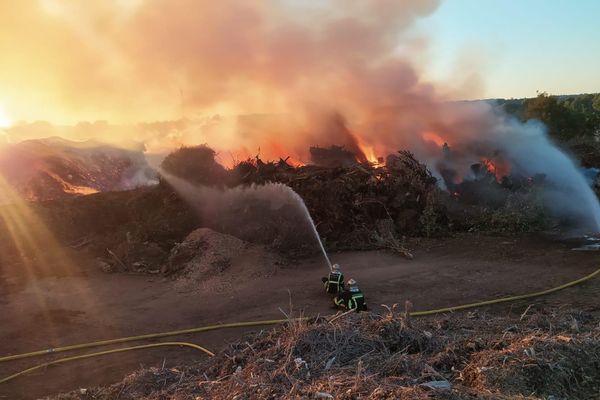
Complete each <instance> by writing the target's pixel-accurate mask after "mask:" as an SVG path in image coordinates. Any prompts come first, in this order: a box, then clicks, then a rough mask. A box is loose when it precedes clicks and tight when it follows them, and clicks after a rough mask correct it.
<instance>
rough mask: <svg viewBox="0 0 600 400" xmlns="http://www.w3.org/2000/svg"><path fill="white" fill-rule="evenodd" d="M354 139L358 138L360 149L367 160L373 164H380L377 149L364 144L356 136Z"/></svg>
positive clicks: (358, 137)
mask: <svg viewBox="0 0 600 400" xmlns="http://www.w3.org/2000/svg"><path fill="white" fill-rule="evenodd" d="M354 137H355V138H356V143H357V145H358V148H359V149H360V151H362V152H363V154H364V155H365V157H366V158H367V161H368V162H370V163H371V164H379V160H378V159H377V155H376V153H375V148H374V147H373V146H369V145H368V144H366V143H365V142H363V141H362V140H361V138H360V136H357V135H354Z"/></svg>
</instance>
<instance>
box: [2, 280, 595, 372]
mask: <svg viewBox="0 0 600 400" xmlns="http://www.w3.org/2000/svg"><path fill="white" fill-rule="evenodd" d="M598 274H600V268H599V269H597V270H596V271H594V272H592V273H591V274H589V275H587V276H584V277H583V278H580V279H577V280H574V281H571V282H568V283H565V284H564V285H560V286H557V287H554V288H551V289H547V290H543V291H540V292H534V293H528V294H522V295H517V296H510V297H504V298H500V299H494V300H486V301H481V302H477V303H470V304H463V305H459V306H454V307H446V308H438V309H435V310H427V311H415V312H412V313H410V315H411V316H417V317H418V316H425V315H432V314H439V313H445V312H453V311H459V310H465V309H468V308H476V307H482V306H487V305H492V304H499V303H506V302H510V301H516V300H523V299H529V298H532V297H538V296H543V295H547V294H550V293H554V292H558V291H559V290H563V289H566V288H569V287H572V286H575V285H579V284H580V283H583V282H585V281H588V280H590V279H592V278H593V277H595V276H596V275H598ZM305 319H308V317H305V318H293V319H273V320H266V321H246V322H234V323H228V324H219V325H209V326H203V327H199V328H191V329H183V330H178V331H171V332H162V333H151V334H147V335H140V336H130V337H125V338H119V339H111V340H102V341H97V342H91V343H82V344H77V345H72V346H64V347H57V348H54V349H52V348H51V349H47V350H39V351H34V352H30V353H24V354H16V355H13V356H6V357H2V358H0V362H5V361H10V360H17V359H22V358H28V357H34V356H38V355H44V354H51V353H58V352H63V351H68V350H76V349H84V348H89V347H97V346H104V345H108V344H115V343H123V342H129V341H134V340H142V339H153V338H160V337H166V336H177V335H184V334H189V333H197V332H206V331H211V330H217V329H224V328H238V327H248V326H261V325H275V324H280V323H283V322H288V321H291V320H293V321H298V320H305ZM167 345H181V346H191V347H197V348H199V349H200V350H202V351H204V352H206V353H207V354H209V355H211V356H212V355H214V354H212V353H211V352H210V351H208V350H206V349H204V348H201V347H200V346H196V345H193V344H191V343H183V342H170V343H155V344H149V345H142V346H135V347H129V348H124V349H117V350H108V351H105V352H100V353H92V354H85V355H82V356H74V357H68V358H63V359H60V360H56V361H51V362H48V363H45V364H40V365H38V366H35V367H33V368H30V369H27V370H24V371H21V372H19V373H17V374H15V375H11V376H9V377H7V378H4V379H2V380H0V383H3V382H7V381H9V380H11V379H13V378H16V377H17V376H20V375H23V374H25V373H27V372H30V371H34V370H36V369H38V368H42V367H45V366H48V365H52V364H58V363H63V362H67V361H72V360H78V359H82V358H89V357H95V356H99V355H103V354H110V353H118V352H122V351H129V350H137V349H144V348H150V347H158V346H167Z"/></svg>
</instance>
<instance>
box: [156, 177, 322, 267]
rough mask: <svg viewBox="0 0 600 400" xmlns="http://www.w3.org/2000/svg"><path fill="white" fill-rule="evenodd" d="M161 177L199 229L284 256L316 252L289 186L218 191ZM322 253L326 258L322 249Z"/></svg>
mask: <svg viewBox="0 0 600 400" xmlns="http://www.w3.org/2000/svg"><path fill="white" fill-rule="evenodd" d="M160 175H161V177H162V178H163V179H165V180H166V181H167V182H168V184H169V185H170V186H171V187H173V189H175V191H177V193H178V194H179V195H180V196H181V197H182V198H183V200H185V201H186V203H187V204H189V205H190V206H191V207H192V209H193V210H194V212H195V213H196V215H197V217H198V218H199V219H200V222H201V225H202V226H206V227H209V228H211V229H214V230H216V231H218V232H223V233H227V234H230V235H233V236H235V237H238V238H240V239H243V240H246V241H250V242H254V243H263V244H265V245H269V246H271V247H273V248H275V249H277V250H282V251H286V252H295V253H299V252H306V251H309V252H313V251H315V250H316V249H318V248H319V244H320V238H319V236H318V233H317V231H316V228H315V227H314V223H313V222H312V219H311V217H310V214H308V210H307V209H306V206H305V205H304V202H303V201H302V199H301V198H300V196H298V194H297V193H296V192H294V191H293V190H292V189H291V188H290V187H289V186H286V185H283V184H279V183H273V184H266V185H260V186H257V185H252V186H249V187H241V186H238V187H235V188H227V189H220V188H215V187H210V186H196V185H193V184H191V183H190V182H188V181H186V180H183V179H181V178H178V177H176V176H173V175H171V174H169V173H167V172H165V171H161V172H160ZM315 235H316V237H315ZM321 250H322V251H323V254H324V256H325V258H327V255H326V253H325V250H324V249H323V248H322V245H321ZM327 260H328V258H327ZM328 262H329V261H328Z"/></svg>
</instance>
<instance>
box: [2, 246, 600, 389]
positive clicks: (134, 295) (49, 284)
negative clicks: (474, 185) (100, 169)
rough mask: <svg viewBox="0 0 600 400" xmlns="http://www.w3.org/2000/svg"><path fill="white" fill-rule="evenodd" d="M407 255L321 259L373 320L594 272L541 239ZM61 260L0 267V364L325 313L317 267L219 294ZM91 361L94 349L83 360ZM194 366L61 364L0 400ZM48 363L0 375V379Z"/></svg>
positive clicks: (597, 284) (125, 360)
mask: <svg viewBox="0 0 600 400" xmlns="http://www.w3.org/2000/svg"><path fill="white" fill-rule="evenodd" d="M411 246H412V249H414V251H413V253H414V256H415V257H414V260H406V259H405V258H402V257H400V256H397V255H394V254H391V253H389V252H384V251H370V252H344V253H337V254H332V255H331V258H332V261H334V262H337V263H339V264H340V265H342V268H343V271H344V272H345V274H346V277H347V278H350V277H353V278H355V279H356V280H357V281H358V282H359V284H360V286H361V288H362V289H363V291H364V292H365V294H366V296H367V301H368V303H369V305H370V307H371V309H372V310H374V311H380V310H382V308H381V306H380V305H381V304H388V305H391V304H394V303H400V304H403V303H404V301H405V300H411V301H412V302H413V304H414V309H415V310H424V309H431V308H437V307H445V306H450V305H458V304H464V303H469V302H474V301H478V300H485V299H491V298H497V297H503V296H507V295H512V294H521V293H527V292H532V291H537V290H541V289H545V288H549V287H553V286H557V285H559V284H562V283H565V282H567V281H570V280H573V279H576V278H579V277H581V276H584V275H586V274H588V273H590V272H592V271H594V270H595V269H596V268H598V265H599V264H600V263H599V262H598V261H600V253H596V252H576V251H571V247H572V245H571V244H569V243H565V242H558V241H554V240H550V239H548V238H542V237H524V238H518V239H515V238H503V237H490V236H477V235H463V236H457V237H454V238H450V239H443V240H421V241H418V242H413V243H411ZM67 255H68V257H69V260H68V261H69V262H64V263H63V264H62V265H60V266H59V265H57V264H56V263H59V262H60V261H52V262H51V264H50V265H46V266H45V268H44V269H43V271H45V272H44V273H43V274H42V273H40V272H39V271H38V272H36V273H28V269H27V268H25V267H24V266H23V265H22V264H18V263H14V264H3V265H1V266H0V268H1V269H0V355H8V354H17V353H22V352H28V351H33V350H40V349H46V348H50V347H58V346H63V345H68V344H75V343H83V342H90V341H95V340H102V339H110V338H116V337H122V336H129V335H140V334H145V333H151V332H162V331H168V330H176V329H185V328H191V327H197V326H203V325H209V324H216V323H221V322H235V321H247V320H260V319H270V318H281V317H283V313H282V311H281V310H284V311H287V310H289V304H290V294H291V303H292V305H293V307H294V309H295V310H303V311H304V313H305V314H307V315H316V314H319V313H320V314H329V313H331V312H333V310H332V309H331V301H330V299H329V297H328V296H326V295H325V294H324V293H323V292H322V288H321V285H320V278H321V276H323V275H324V274H325V273H326V272H327V269H326V266H325V262H324V260H322V259H321V258H318V257H315V258H312V259H308V260H302V261H299V262H295V263H288V264H285V265H281V266H280V268H279V269H278V270H277V271H275V272H274V274H271V275H270V276H268V277H261V276H257V277H255V278H253V279H244V280H240V282H239V284H238V285H235V286H233V288H232V290H229V291H213V290H205V289H203V288H202V287H201V286H199V287H198V288H192V289H189V288H182V287H181V285H176V284H175V283H174V282H172V281H170V280H168V279H165V278H163V277H162V276H158V275H157V276H149V275H135V274H129V275H126V274H106V273H103V272H101V271H100V270H99V269H98V268H97V267H96V266H94V265H93V263H92V261H90V260H88V259H86V258H85V256H83V255H81V254H75V253H68V254H67ZM37 262H42V261H39V260H38V261H37ZM65 265H73V267H70V268H65ZM75 266H76V267H75ZM247 267H248V268H249V269H251V268H253V265H251V263H249V265H248V266H247ZM39 270H42V269H39ZM58 271H60V273H59V272H58ZM599 294H600V280H598V279H596V280H593V281H591V282H588V283H586V284H584V285H582V286H578V287H575V288H571V289H567V290H566V291H563V292H560V293H558V294H554V295H551V296H547V297H544V298H539V299H533V300H531V301H529V302H527V303H513V304H508V305H503V306H496V307H493V308H492V309H491V311H492V312H497V313H510V312H519V313H520V312H522V310H523V308H524V307H526V306H527V305H529V304H542V303H543V304H546V305H548V304H550V305H556V306H565V305H570V306H573V307H579V308H582V309H588V310H592V309H594V310H597V309H598V308H600V306H598V305H597V299H598V295H599ZM280 309H281V310H280ZM255 329H256V328H247V329H246V331H247V330H255ZM242 332H244V330H242V329H231V330H222V331H215V332H207V333H200V334H196V335H186V336H183V337H173V338H168V340H184V341H190V342H194V343H198V344H200V345H203V346H205V347H208V348H209V349H212V350H218V349H219V348H221V347H222V346H223V345H224V344H226V343H227V342H228V341H231V340H234V339H235V338H237V337H239V336H240V334H241V333H242ZM136 344H137V343H136ZM94 351H98V349H92V350H90V352H94ZM72 354H73V353H61V354H60V355H59V356H58V357H65V356H68V355H72ZM198 357H203V356H202V355H200V354H199V353H198V352H196V351H194V350H191V349H190V350H187V349H177V348H173V349H166V348H161V349H155V350H143V351H138V352H127V353H123V354H119V355H111V356H104V357H97V358H93V359H88V360H81V361H77V362H71V363H68V364H65V365H62V366H53V367H49V368H47V369H46V370H41V371H38V372H34V373H32V374H29V375H27V376H23V377H19V378H17V379H15V380H13V381H12V382H9V383H7V384H0V399H30V398H37V397H40V396H44V395H50V394H55V393H58V392H64V391H69V390H73V389H77V388H87V387H91V386H96V385H104V384H108V383H112V382H116V381H119V380H120V379H122V378H123V376H124V375H126V374H127V373H129V372H131V371H133V370H136V369H138V368H139V367H140V366H141V365H143V366H152V365H162V364H163V363H165V365H167V366H168V365H176V364H181V363H185V362H187V361H191V360H195V359H197V358H198ZM48 359H49V358H30V359H26V360H20V361H14V362H8V363H4V364H0V377H4V376H7V375H10V374H11V373H14V372H16V371H20V370H22V369H25V368H28V367H30V366H33V365H36V364H38V363H41V362H44V361H47V360H48Z"/></svg>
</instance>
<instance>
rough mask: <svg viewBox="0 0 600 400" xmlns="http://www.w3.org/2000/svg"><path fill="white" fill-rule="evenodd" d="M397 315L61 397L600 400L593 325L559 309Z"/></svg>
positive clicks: (292, 326)
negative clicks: (499, 313)
mask: <svg viewBox="0 0 600 400" xmlns="http://www.w3.org/2000/svg"><path fill="white" fill-rule="evenodd" d="M393 311H394V310H393V308H390V313H389V314H388V315H385V316H378V315H374V314H366V313H365V314H350V315H344V316H338V317H337V318H333V319H332V318H331V317H330V319H329V320H327V319H323V318H319V319H316V320H312V321H302V322H292V323H289V324H287V325H285V326H281V327H279V328H277V329H275V330H273V331H270V332H268V333H265V332H261V333H259V334H255V335H251V336H247V337H245V338H243V339H241V340H240V341H239V342H238V343H234V344H231V345H230V346H229V347H228V348H227V349H226V350H225V351H224V352H222V353H220V354H218V355H217V356H216V357H214V358H212V359H210V360H208V361H205V362H201V363H198V364H194V365H189V366H187V367H183V368H177V369H165V368H153V369H149V370H143V371H140V372H139V373H136V374H133V375H131V376H129V377H128V378H126V379H125V380H124V381H123V382H121V383H119V384H116V385H112V386H110V387H106V388H96V389H91V390H89V391H87V393H86V395H85V396H83V395H81V394H80V393H74V394H70V395H65V396H64V397H57V399H89V398H94V399H101V400H103V399H110V398H113V397H114V396H115V395H117V394H118V395H119V396H120V398H121V399H146V400H150V399H152V400H154V399H163V398H172V399H180V398H181V399H184V398H194V399H272V398H284V399H295V398H306V399H308V398H317V399H319V398H320V399H333V398H335V399H357V398H369V399H390V398H394V399H417V400H418V399H498V400H500V399H524V400H525V399H530V400H537V399H550V398H554V399H567V398H568V399H589V398H596V397H597V394H598V383H597V382H598V378H599V376H598V371H599V370H600V369H599V368H598V362H599V360H598V354H600V352H599V350H600V349H599V347H600V337H599V335H598V331H597V319H596V320H594V319H593V318H592V319H591V320H585V319H580V316H581V315H578V314H577V313H574V312H570V311H564V310H557V309H549V310H544V309H540V310H539V311H538V312H536V313H535V314H534V315H532V316H526V315H525V314H521V316H519V314H516V315H513V316H509V317H491V316H490V315H486V314H485V313H481V314H480V313H478V312H473V313H468V314H462V315H454V316H446V317H441V318H438V319H435V320H422V319H421V320H411V319H406V318H404V317H402V316H398V315H395V314H394V312H393ZM566 321H571V323H570V324H569V323H566V324H565V322H566ZM573 321H575V323H573ZM548 324H549V325H548ZM542 326H546V328H541V327H542Z"/></svg>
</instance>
